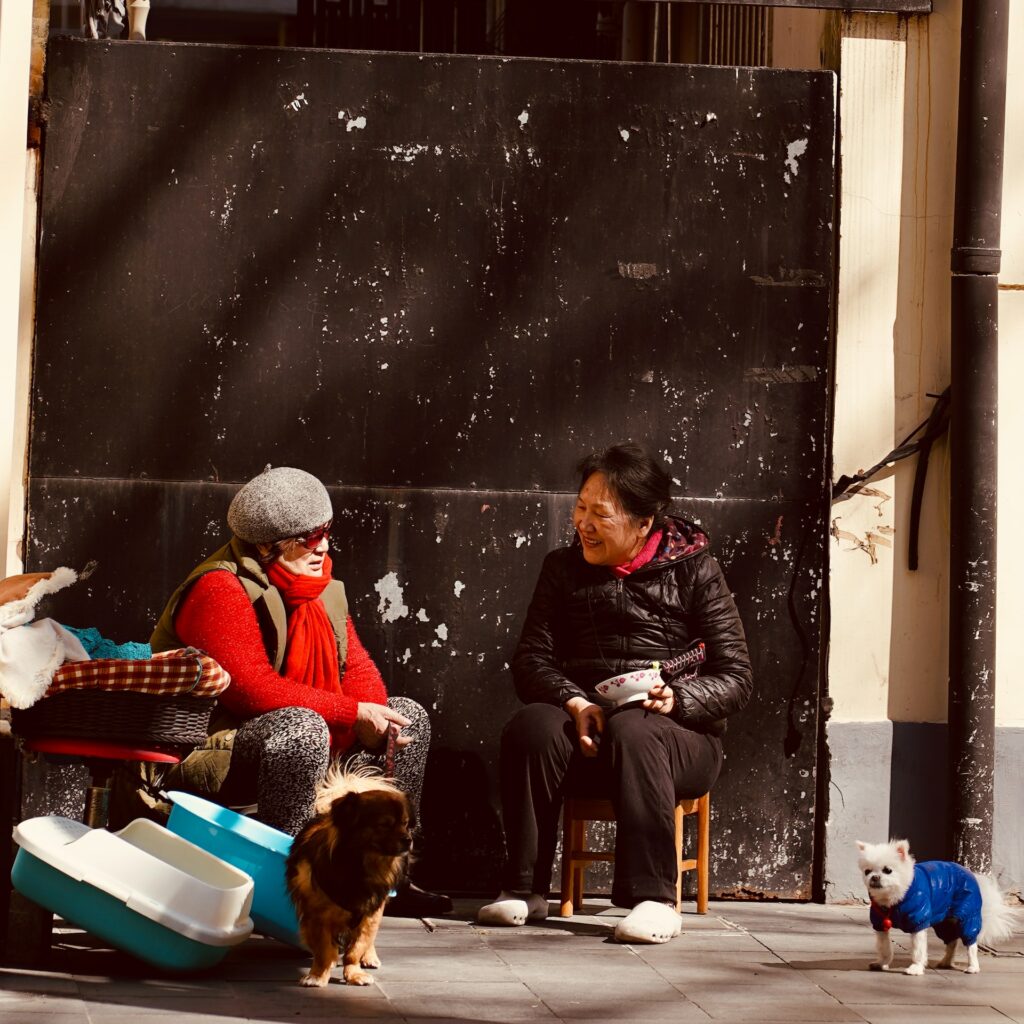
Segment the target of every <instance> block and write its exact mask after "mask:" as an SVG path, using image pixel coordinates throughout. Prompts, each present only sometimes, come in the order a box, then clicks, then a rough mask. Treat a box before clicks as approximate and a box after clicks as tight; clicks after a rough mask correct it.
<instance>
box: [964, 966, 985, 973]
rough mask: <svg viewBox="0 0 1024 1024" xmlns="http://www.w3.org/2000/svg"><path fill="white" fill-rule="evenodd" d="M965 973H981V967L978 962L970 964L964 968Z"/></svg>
mask: <svg viewBox="0 0 1024 1024" xmlns="http://www.w3.org/2000/svg"><path fill="white" fill-rule="evenodd" d="M964 974H981V968H980V967H979V966H978V965H977V964H968V965H967V966H966V967H965V968H964Z"/></svg>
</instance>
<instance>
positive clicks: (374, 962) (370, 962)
mask: <svg viewBox="0 0 1024 1024" xmlns="http://www.w3.org/2000/svg"><path fill="white" fill-rule="evenodd" d="M359 965H360V966H361V967H369V968H370V970H371V971H375V970H377V968H378V967H380V957H379V956H377V954H376V952H375V951H374V950H372V949H371V950H370V951H369V952H368V953H364V954H363V958H362V960H360V961H359Z"/></svg>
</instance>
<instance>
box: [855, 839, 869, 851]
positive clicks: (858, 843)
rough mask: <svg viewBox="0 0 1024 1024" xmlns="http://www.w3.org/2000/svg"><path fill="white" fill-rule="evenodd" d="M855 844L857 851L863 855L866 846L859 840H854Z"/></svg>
mask: <svg viewBox="0 0 1024 1024" xmlns="http://www.w3.org/2000/svg"><path fill="white" fill-rule="evenodd" d="M855 842H856V844H857V849H858V850H860V852H861V853H863V852H864V851H865V850H866V849H867V848H868V844H867V843H862V842H861V841H860V840H859V839H857V840H855Z"/></svg>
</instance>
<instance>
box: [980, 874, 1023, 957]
mask: <svg viewBox="0 0 1024 1024" xmlns="http://www.w3.org/2000/svg"><path fill="white" fill-rule="evenodd" d="M974 877H975V878H976V879H977V880H978V887H979V888H980V889H981V934H980V935H979V936H978V941H979V942H980V943H981V944H982V945H985V946H991V945H993V944H995V943H999V942H1005V941H1006V940H1007V939H1008V938H1009V937H1010V936H1011V935H1012V934H1013V933H1014V932H1015V931H1017V930H1018V929H1019V928H1020V926H1021V922H1020V920H1019V919H1018V918H1017V914H1016V912H1015V911H1014V910H1013V908H1012V907H1010V906H1009V905H1008V904H1007V902H1006V899H1005V897H1004V896H1003V893H1002V890H1001V889H1000V888H999V883H998V882H997V881H996V880H995V879H994V878H993V877H992V876H991V875H981V874H978V873H975V875H974Z"/></svg>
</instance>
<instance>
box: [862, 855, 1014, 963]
mask: <svg viewBox="0 0 1024 1024" xmlns="http://www.w3.org/2000/svg"><path fill="white" fill-rule="evenodd" d="M857 849H858V850H859V851H860V856H859V858H858V860H857V863H858V864H859V865H860V869H861V871H862V872H863V877H864V884H865V886H867V890H868V895H869V896H870V897H871V925H872V927H873V928H874V929H875V946H876V949H877V954H878V959H877V960H876V961H875V962H874V963H872V964H871V965H870V966H871V969H872V970H876V971H887V970H888V969H889V967H890V966H891V964H892V943H891V942H890V940H889V929H890V928H893V927H896V928H899V929H901V930H902V931H905V932H909V933H910V935H911V961H910V966H909V967H907V968H906V970H905V971H904V973H905V974H924V969H925V967H927V966H928V929H929V928H934V929H935V933H936V934H937V935H938V936H939V938H940V939H942V941H943V942H944V943H945V944H946V953H945V955H944V956H943V957H942V959H941V960H940V961H939V962H938V964H936V966H937V967H940V968H945V969H948V968H951V967H952V966H953V955H954V954H955V952H956V943H957V940H958V939H959V940H960V941H961V942H963V944H964V946H965V947H966V949H967V968H966V973H967V974H977V973H978V971H979V970H980V967H979V966H978V942H979V941H980V942H984V943H991V942H1000V941H1002V940H1004V939H1007V938H1009V936H1010V935H1012V934H1013V932H1014V931H1015V930H1016V922H1015V920H1014V913H1013V910H1011V909H1010V907H1008V906H1007V905H1006V903H1005V901H1004V900H1003V895H1002V893H1001V892H1000V891H999V886H998V885H997V884H996V881H995V879H994V878H992V877H991V875H979V874H975V873H974V872H972V871H968V870H967V868H965V867H962V866H961V865H959V864H953V863H951V862H950V861H941V860H931V861H922V862H921V863H920V864H917V863H915V861H914V858H913V857H912V856H911V853H910V844H909V843H908V842H907V840H906V839H893V840H891V841H890V842H888V843H875V844H871V843H861V842H858V843H857Z"/></svg>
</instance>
